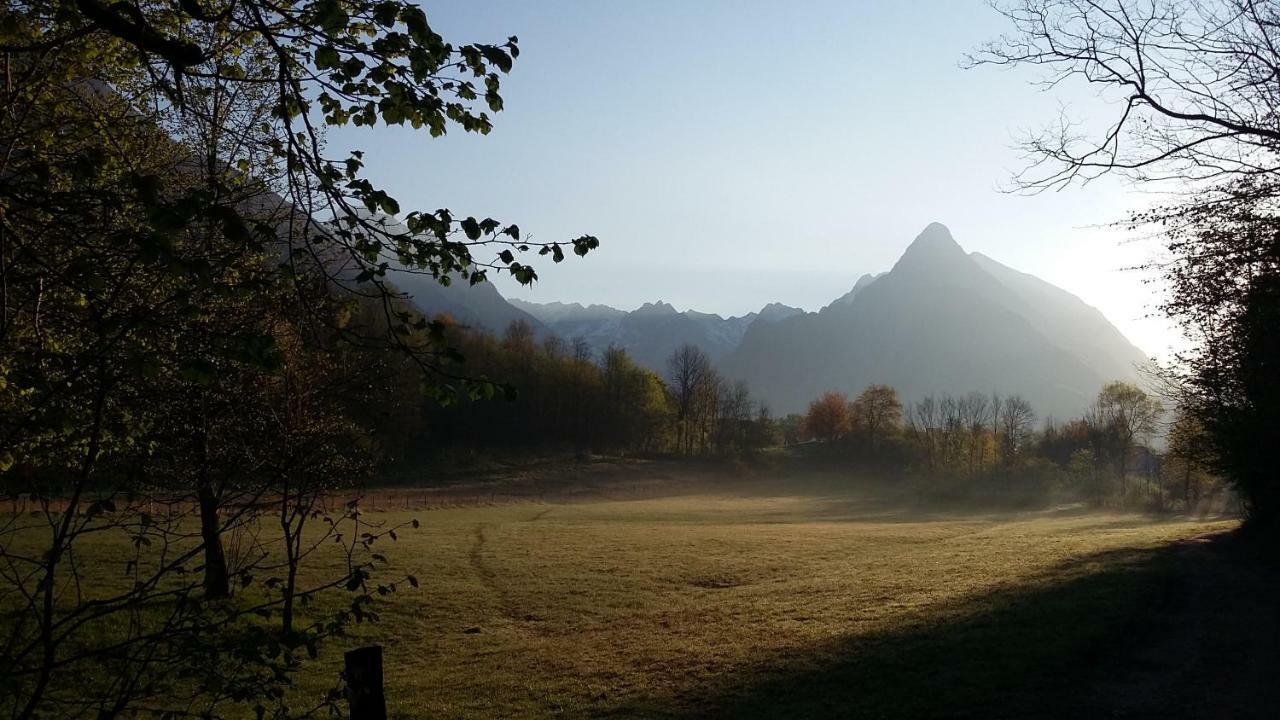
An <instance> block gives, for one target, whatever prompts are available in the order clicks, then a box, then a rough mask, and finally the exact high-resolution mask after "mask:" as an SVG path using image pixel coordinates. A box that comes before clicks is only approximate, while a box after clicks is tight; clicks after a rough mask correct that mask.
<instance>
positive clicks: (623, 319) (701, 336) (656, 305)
mask: <svg viewBox="0 0 1280 720" xmlns="http://www.w3.org/2000/svg"><path fill="white" fill-rule="evenodd" d="M512 304H513V305H515V306H516V307H517V308H519V309H521V310H524V311H526V312H528V313H530V314H531V315H533V316H534V317H536V318H538V319H539V320H541V321H542V322H543V323H545V324H546V325H547V327H549V328H550V329H551V331H552V332H554V333H556V334H557V335H559V336H561V337H563V338H565V339H572V338H578V337H580V338H582V339H584V340H586V341H587V344H588V345H590V346H591V348H592V350H593V351H595V352H596V353H597V354H598V353H600V352H602V351H603V350H604V349H605V348H607V347H609V346H610V345H614V346H617V347H620V348H623V349H624V350H626V351H627V353H628V354H629V355H631V357H632V358H633V359H635V361H636V362H638V363H640V364H641V365H643V366H645V367H648V368H650V369H652V370H655V371H657V372H659V373H665V372H666V369H667V358H668V357H670V356H671V353H672V352H674V351H675V349H676V348H678V347H680V346H681V345H683V344H685V343H690V344H693V345H697V346H698V347H699V348H701V349H702V350H703V352H705V353H707V355H708V356H709V357H710V358H711V359H712V360H717V359H719V358H721V357H723V356H724V355H725V354H727V353H729V352H730V351H732V350H733V349H734V348H736V347H737V346H738V343H739V342H741V340H742V336H743V334H744V333H746V331H747V328H748V327H750V326H752V325H753V324H755V323H757V322H760V323H771V322H776V321H778V320H781V319H784V318H787V317H791V316H793V315H795V314H797V313H800V312H801V310H800V309H799V308H793V307H788V306H786V305H782V304H781V303H771V304H769V305H766V306H765V307H764V308H762V309H761V310H760V312H758V313H748V314H746V315H741V316H737V317H730V318H724V317H721V316H719V315H713V314H710V313H701V312H697V311H695V310H686V311H685V312H680V311H678V310H676V309H675V308H674V307H672V306H671V305H670V304H668V303H665V302H661V301H658V302H652V303H645V304H644V305H642V306H640V307H639V308H637V309H635V310H633V311H631V312H624V311H622V310H618V309H616V308H611V307H608V306H606V305H589V306H585V307H584V306H583V305H580V304H578V303H531V302H527V301H522V300H513V301H512Z"/></svg>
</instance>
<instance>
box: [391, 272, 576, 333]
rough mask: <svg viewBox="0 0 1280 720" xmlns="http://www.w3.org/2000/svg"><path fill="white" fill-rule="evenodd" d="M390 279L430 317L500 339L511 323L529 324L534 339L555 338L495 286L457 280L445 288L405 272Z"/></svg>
mask: <svg viewBox="0 0 1280 720" xmlns="http://www.w3.org/2000/svg"><path fill="white" fill-rule="evenodd" d="M388 279H389V280H390V281H391V283H392V284H394V285H395V286H396V287H397V288H399V289H400V290H401V291H402V292H404V293H405V294H407V295H408V296H409V300H410V302H412V303H413V305H414V306H415V307H417V308H418V309H419V310H421V311H422V312H423V313H425V314H427V315H437V314H441V313H443V314H445V315H448V316H449V317H451V318H453V319H454V320H456V321H457V322H459V323H461V324H463V325H468V326H471V327H475V328H483V329H485V330H489V331H491V332H494V333H497V334H499V335H501V334H502V332H503V331H504V330H506V329H507V326H508V325H510V324H511V323H512V322H514V321H516V320H523V321H525V322H527V323H529V325H530V326H531V327H532V328H533V332H534V335H536V336H537V337H539V338H541V337H546V336H547V335H550V334H552V333H551V330H550V329H549V328H548V327H547V326H546V324H545V323H543V322H542V321H540V320H538V319H537V318H536V317H534V316H533V315H530V314H529V313H527V312H525V311H524V310H521V309H520V308H518V307H515V306H514V305H512V304H511V303H510V302H507V299H506V298H504V297H502V293H499V292H498V289H497V288H496V287H494V286H493V283H488V282H483V283H479V284H478V285H472V284H470V283H468V282H467V281H465V280H459V279H455V280H454V282H452V283H450V284H449V285H448V286H444V285H441V284H440V283H438V282H436V281H435V279H434V278H432V277H431V276H430V275H422V274H414V273H408V272H403V271H401V272H395V273H391V274H389V275H388Z"/></svg>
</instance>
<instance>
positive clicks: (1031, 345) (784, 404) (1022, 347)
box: [721, 223, 1136, 416]
mask: <svg viewBox="0 0 1280 720" xmlns="http://www.w3.org/2000/svg"><path fill="white" fill-rule="evenodd" d="M984 265H986V266H992V261H990V260H989V259H985V258H984V259H982V260H979V259H977V258H975V257H972V256H970V255H968V254H966V253H965V251H964V250H963V249H962V248H961V247H960V246H959V245H958V244H957V243H956V242H955V240H954V239H953V238H952V237H951V233H950V231H948V230H947V229H946V227H944V226H942V225H940V224H937V223H934V224H932V225H930V226H929V227H927V228H925V230H924V232H922V233H921V234H920V235H919V237H917V238H916V239H915V241H914V242H913V243H912V244H911V246H910V247H908V248H907V250H906V252H905V253H904V254H903V256H902V258H901V259H899V261H898V262H897V264H896V265H894V267H893V270H892V271H890V272H889V273H887V274H885V275H883V276H881V277H879V278H875V279H874V282H868V283H860V284H862V285H863V287H861V288H860V289H858V290H857V292H856V293H853V295H854V297H852V298H849V299H848V301H847V302H842V303H833V304H832V305H829V306H828V307H826V308H824V309H823V310H821V311H820V312H818V313H810V314H805V315H800V316H796V317H792V318H789V319H786V320H783V321H780V322H777V323H773V324H771V325H765V326H760V327H753V328H751V330H750V331H748V332H747V334H746V335H745V336H744V338H743V340H742V343H741V344H740V345H739V347H738V348H737V349H736V350H735V351H734V352H732V353H730V354H729V355H728V356H726V357H725V358H724V360H723V361H722V362H721V367H722V369H723V371H724V372H725V374H726V375H728V376H729V377H730V378H733V379H743V380H746V381H747V382H748V383H750V385H751V388H752V391H753V392H754V393H755V394H756V395H757V396H758V397H761V398H763V399H764V400H765V401H766V402H768V403H770V405H771V406H772V407H773V409H774V410H775V411H777V412H797V411H801V410H803V408H804V407H805V405H806V403H807V402H808V401H809V400H810V399H812V398H814V397H817V396H818V395H819V394H820V393H822V392H823V391H825V390H831V389H836V390H841V391H844V392H848V393H856V392H858V391H860V390H861V389H862V388H864V387H865V386H867V385H870V384H872V383H886V384H889V385H893V386H894V387H896V388H897V389H898V391H899V393H900V394H901V395H902V396H903V398H904V400H916V399H919V398H920V397H922V396H924V395H926V394H929V393H940V392H949V393H952V394H959V393H965V392H970V391H980V392H992V391H999V392H1001V393H1014V392H1016V393H1021V394H1022V395H1023V396H1024V397H1026V398H1027V399H1029V400H1030V401H1031V402H1032V403H1033V404H1034V405H1035V407H1036V409H1037V411H1038V412H1039V413H1040V414H1041V415H1042V416H1043V415H1046V414H1055V415H1059V416H1063V415H1069V414H1075V413H1078V412H1079V411H1080V410H1082V409H1083V408H1084V406H1085V405H1086V404H1087V403H1088V402H1089V400H1090V399H1091V398H1092V397H1093V395H1094V394H1095V393H1096V392H1097V390H1098V388H1099V387H1100V386H1101V385H1102V384H1103V382H1105V381H1106V380H1110V379H1112V378H1113V377H1116V376H1119V377H1132V376H1133V371H1132V369H1131V368H1130V369H1129V370H1128V371H1127V372H1122V366H1123V363H1124V359H1125V357H1126V353H1127V352H1129V351H1133V352H1136V348H1132V346H1131V345H1128V343H1127V341H1125V343H1124V345H1126V346H1127V348H1115V347H1112V345H1111V344H1105V348H1104V349H1105V352H1102V355H1103V358H1102V359H1101V360H1099V359H1098V358H1095V357H1093V355H1094V353H1095V352H1100V351H1099V350H1098V348H1099V347H1100V346H1099V345H1098V343H1096V342H1092V343H1084V342H1082V341H1081V340H1080V338H1081V337H1083V336H1085V335H1089V334H1092V335H1093V336H1094V337H1095V338H1097V337H1103V336H1119V331H1117V330H1115V328H1113V327H1111V326H1110V324H1109V323H1107V322H1106V320H1105V319H1104V318H1102V317H1101V315H1100V314H1098V315H1096V316H1093V315H1090V313H1088V312H1087V311H1084V310H1081V309H1080V307H1078V306H1075V305H1073V303H1072V301H1074V303H1078V305H1079V306H1083V307H1084V308H1088V306H1085V305H1084V304H1083V303H1082V302H1080V301H1079V300H1078V299H1077V298H1075V297H1074V296H1071V295H1070V294H1068V293H1066V292H1065V291H1061V290H1059V289H1057V288H1053V286H1049V285H1048V284H1047V283H1043V284H1040V283H1041V282H1042V281H1038V280H1037V281H1035V282H1030V281H1028V280H1026V279H1025V277H1029V276H1025V277H1016V276H1021V274H1020V273H1015V271H1012V270H1009V269H1008V268H1005V267H1004V266H999V267H993V266H992V267H991V270H988V269H987V268H986V267H984ZM995 265H998V263H997V264H995ZM1011 274H1012V275H1011ZM997 275H999V276H1000V277H997ZM1002 278H1003V279H1002ZM1032 280H1034V278H1032ZM1006 283H1007V284H1006ZM1044 286H1047V288H1046V287H1044ZM1095 312H1096V311H1095ZM1059 327H1063V328H1067V329H1069V330H1070V332H1064V337H1057V336H1055V335H1054V333H1055V332H1056V331H1057V328H1059ZM1119 337H1121V339H1122V338H1123V336H1119ZM1072 343H1076V344H1074V345H1073V344H1072ZM782 348H785V351H780V349H782Z"/></svg>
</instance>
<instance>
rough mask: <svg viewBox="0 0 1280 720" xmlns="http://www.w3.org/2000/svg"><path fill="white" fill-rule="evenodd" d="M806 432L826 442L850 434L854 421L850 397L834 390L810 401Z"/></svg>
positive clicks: (805, 425)
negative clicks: (850, 413)
mask: <svg viewBox="0 0 1280 720" xmlns="http://www.w3.org/2000/svg"><path fill="white" fill-rule="evenodd" d="M804 428H805V432H806V433H807V434H808V435H809V436H810V437H814V438H817V439H819V440H823V441H825V442H829V443H830V442H835V441H836V440H839V439H841V438H843V437H844V436H846V435H848V434H849V431H850V430H852V429H853V422H852V419H851V418H850V415H849V398H848V396H847V395H845V394H844V393H840V392H835V391H834V390H832V391H828V392H825V393H823V394H822V397H820V398H818V399H817V400H814V401H813V402H811V403H809V410H808V412H806V413H805V416H804Z"/></svg>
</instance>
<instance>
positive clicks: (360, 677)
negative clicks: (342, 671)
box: [343, 645, 387, 720]
mask: <svg viewBox="0 0 1280 720" xmlns="http://www.w3.org/2000/svg"><path fill="white" fill-rule="evenodd" d="M343 659H344V660H345V661H346V676H347V702H348V703H349V704H350V705H351V720H387V698H386V695H385V694H384V693H383V691H382V646H381V645H370V646H368V647H362V648H356V649H355V650H350V651H348V652H347V653H346V655H344V656H343Z"/></svg>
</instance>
